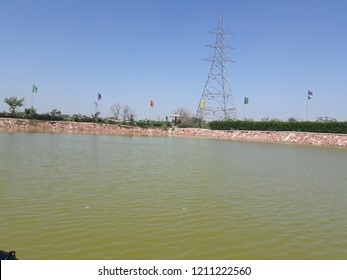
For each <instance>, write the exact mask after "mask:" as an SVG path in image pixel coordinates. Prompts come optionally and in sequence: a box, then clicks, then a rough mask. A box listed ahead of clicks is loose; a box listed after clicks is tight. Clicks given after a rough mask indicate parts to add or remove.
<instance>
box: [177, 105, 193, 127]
mask: <svg viewBox="0 0 347 280" xmlns="http://www.w3.org/2000/svg"><path fill="white" fill-rule="evenodd" d="M175 113H176V114H178V115H180V116H181V118H180V121H181V125H185V126H194V124H195V123H197V120H196V119H195V118H194V117H193V115H192V114H191V113H190V112H189V111H188V110H187V109H186V108H183V107H180V108H178V109H177V110H176V111H175Z"/></svg>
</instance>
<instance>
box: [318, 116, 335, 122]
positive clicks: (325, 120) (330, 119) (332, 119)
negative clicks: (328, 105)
mask: <svg viewBox="0 0 347 280" xmlns="http://www.w3.org/2000/svg"><path fill="white" fill-rule="evenodd" d="M317 122H337V119H335V118H331V117H327V116H325V117H322V116H321V117H318V118H317Z"/></svg>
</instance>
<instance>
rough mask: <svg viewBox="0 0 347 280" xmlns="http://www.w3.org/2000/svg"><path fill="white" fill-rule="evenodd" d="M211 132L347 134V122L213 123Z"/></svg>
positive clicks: (210, 124)
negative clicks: (248, 131) (247, 131)
mask: <svg viewBox="0 0 347 280" xmlns="http://www.w3.org/2000/svg"><path fill="white" fill-rule="evenodd" d="M209 128H210V129H212V130H262V131H302V132H319V133H339V134H347V122H281V121H261V122H256V121H231V120H229V121H213V122H210V123H209Z"/></svg>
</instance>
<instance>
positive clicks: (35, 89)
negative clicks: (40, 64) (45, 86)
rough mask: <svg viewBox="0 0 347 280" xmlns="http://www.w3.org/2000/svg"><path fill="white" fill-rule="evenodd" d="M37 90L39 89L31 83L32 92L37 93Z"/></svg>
mask: <svg viewBox="0 0 347 280" xmlns="http://www.w3.org/2000/svg"><path fill="white" fill-rule="evenodd" d="M38 90H39V89H38V88H37V86H35V85H33V93H34V92H35V93H37V91H38Z"/></svg>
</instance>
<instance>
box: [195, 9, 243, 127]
mask: <svg viewBox="0 0 347 280" xmlns="http://www.w3.org/2000/svg"><path fill="white" fill-rule="evenodd" d="M208 33H210V34H215V35H216V42H215V43H214V44H210V45H207V47H210V48H213V49H214V56H213V57H212V58H208V59H206V60H207V61H210V62H212V65H211V69H210V72H209V75H208V78H207V81H206V84H205V88H204V91H203V93H202V96H201V99H200V102H199V105H198V109H197V111H196V117H197V118H198V119H200V120H205V121H212V120H229V119H237V112H236V108H235V105H234V101H233V96H232V94H231V86H230V83H229V82H228V79H227V68H226V64H227V63H228V62H234V61H232V60H230V59H228V58H227V57H226V56H225V49H228V48H231V47H230V46H228V45H227V44H226V43H224V36H225V35H231V33H230V32H229V31H227V30H225V29H224V23H223V13H221V16H220V19H219V23H218V27H217V28H216V29H214V30H212V31H210V32H208Z"/></svg>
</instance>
